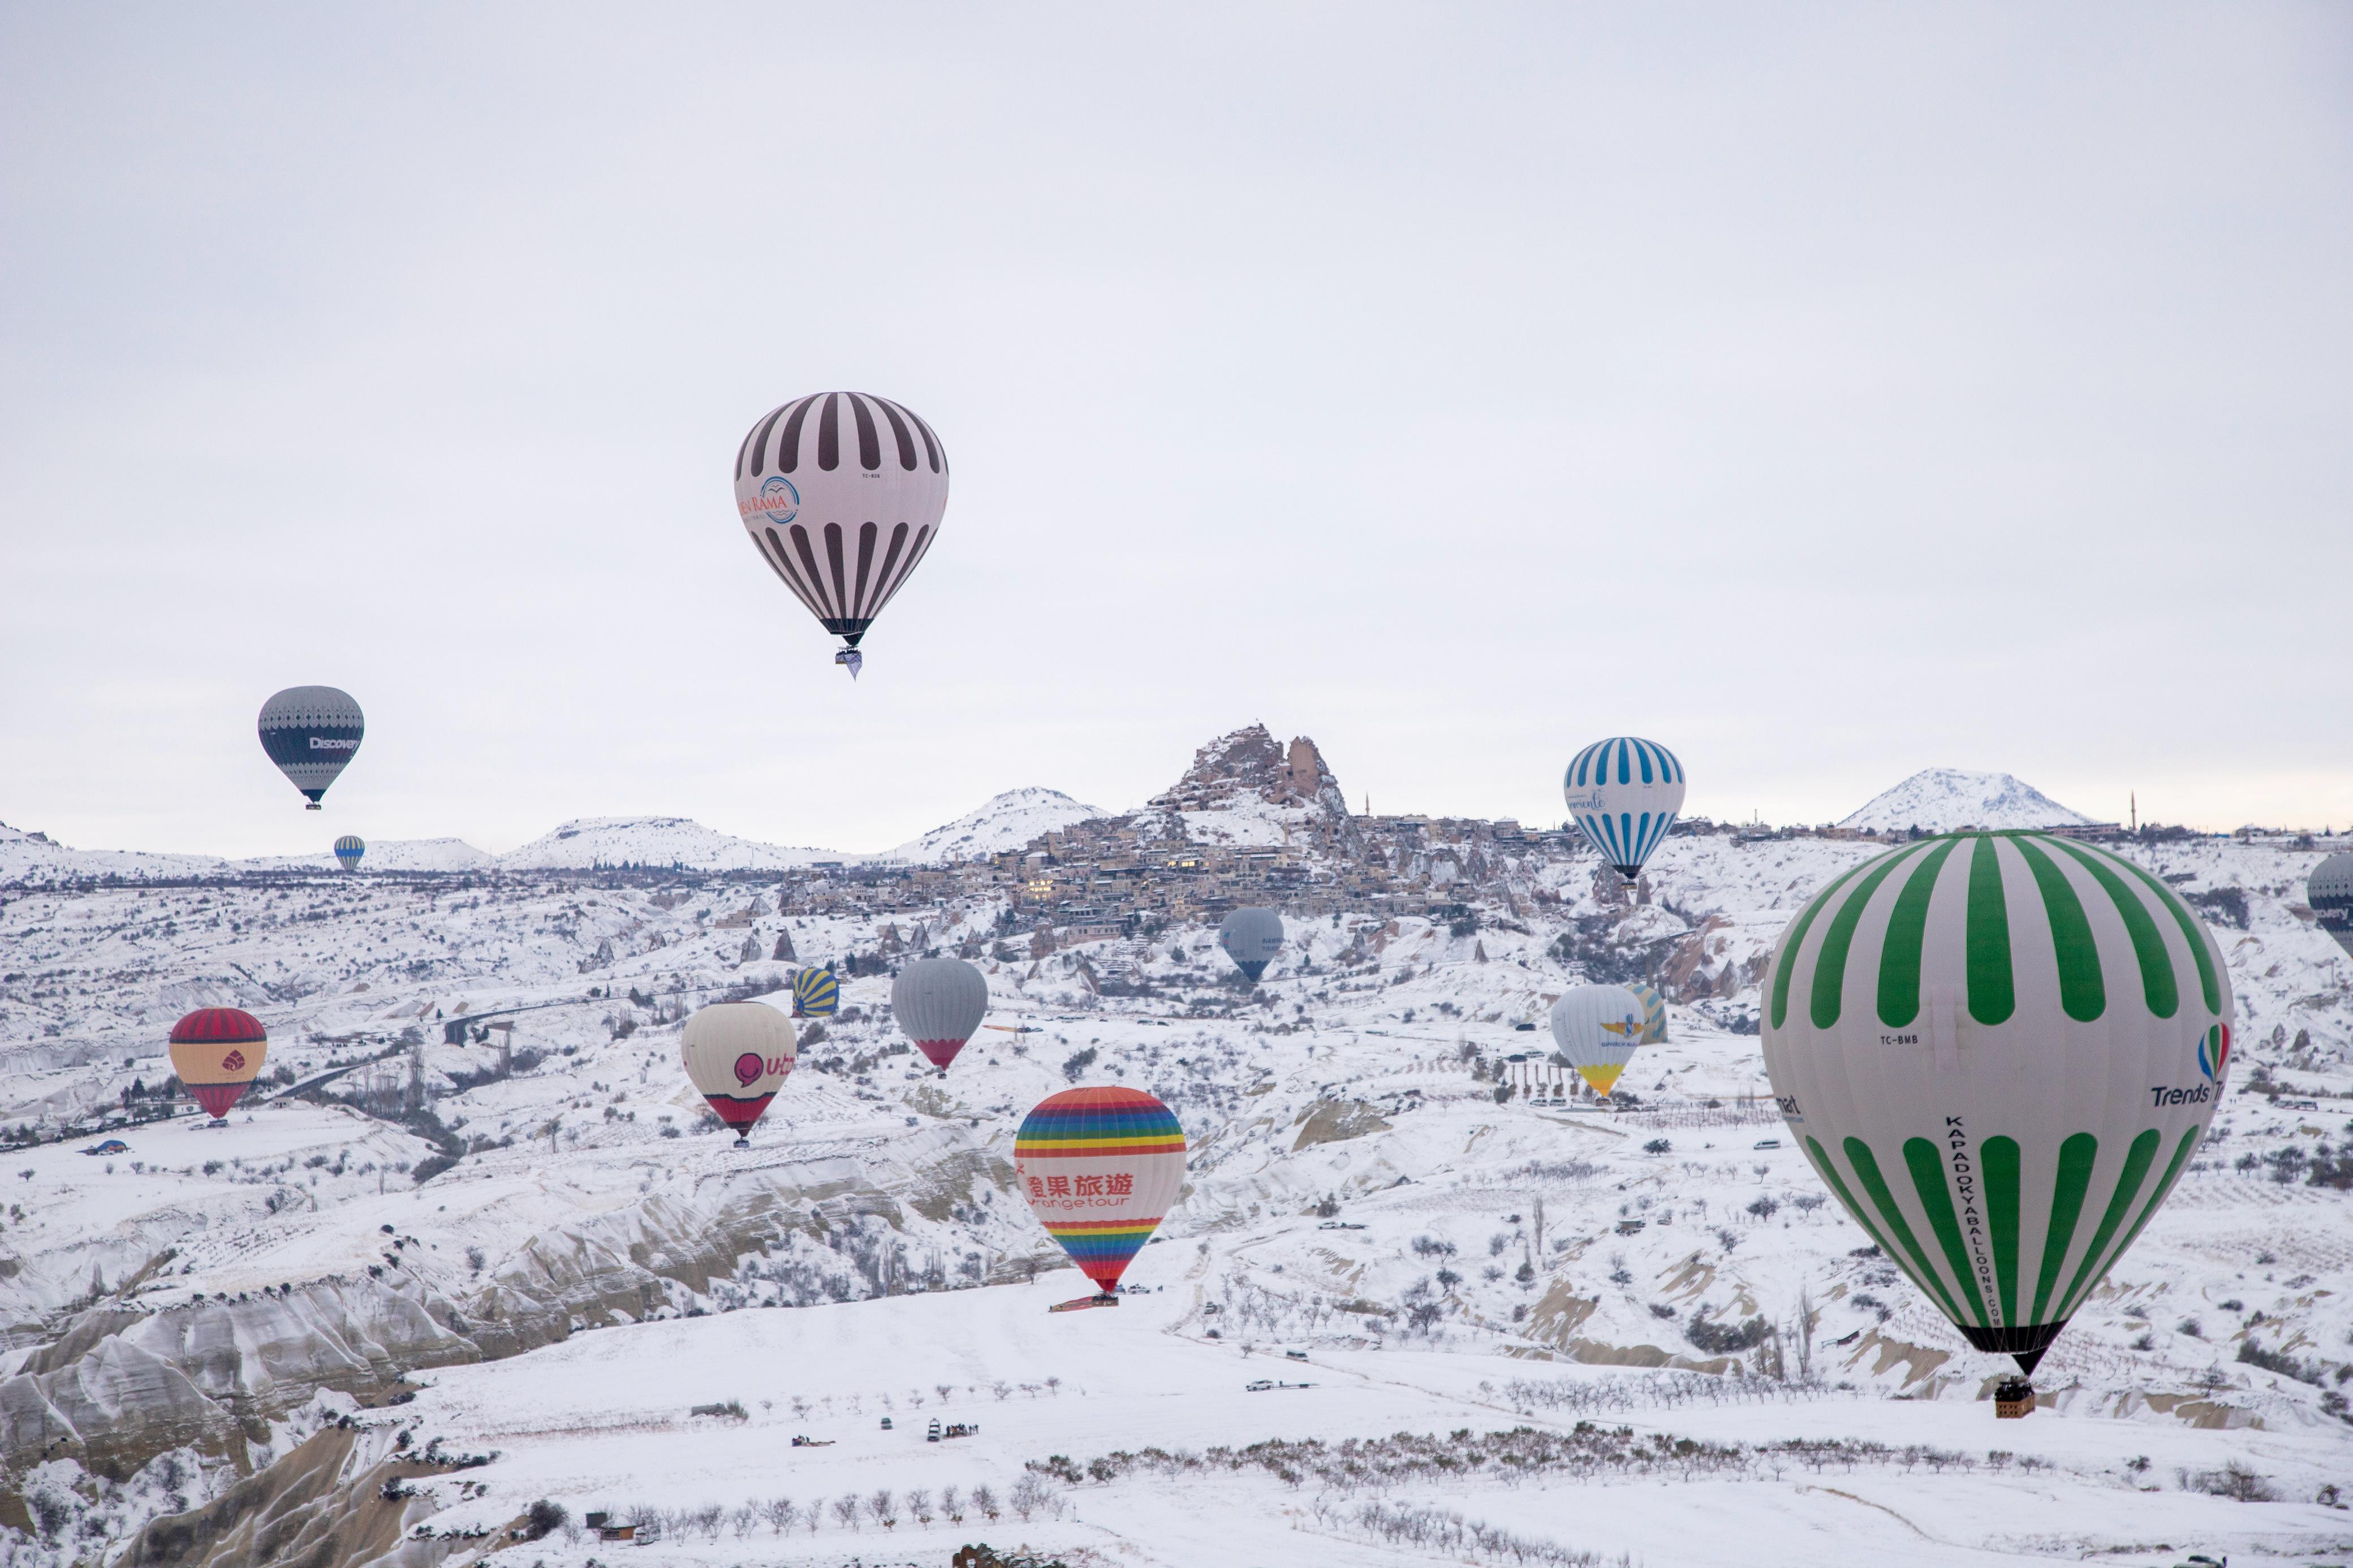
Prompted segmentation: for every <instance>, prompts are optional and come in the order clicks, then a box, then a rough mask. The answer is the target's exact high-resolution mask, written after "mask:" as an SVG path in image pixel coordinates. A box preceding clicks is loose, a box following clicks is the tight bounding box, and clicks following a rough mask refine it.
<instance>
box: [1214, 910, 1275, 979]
mask: <svg viewBox="0 0 2353 1568" xmlns="http://www.w3.org/2000/svg"><path fill="white" fill-rule="evenodd" d="M1218 945H1219V947H1222V948H1224V949H1225V950H1226V956H1227V957H1228V958H1230V959H1232V960H1233V961H1234V967H1235V968H1237V969H1240V971H1241V972H1242V978H1243V979H1245V980H1247V981H1249V982H1250V984H1253V985H1255V984H1258V977H1259V976H1260V975H1261V974H1264V973H1266V966H1267V965H1268V964H1270V963H1273V962H1274V955H1275V954H1276V953H1278V952H1282V916H1281V915H1279V914H1276V913H1275V912H1274V911H1273V910H1235V911H1234V912H1233V913H1232V914H1229V915H1228V916H1227V917H1226V918H1225V920H1224V921H1222V922H1220V923H1219V926H1218Z"/></svg>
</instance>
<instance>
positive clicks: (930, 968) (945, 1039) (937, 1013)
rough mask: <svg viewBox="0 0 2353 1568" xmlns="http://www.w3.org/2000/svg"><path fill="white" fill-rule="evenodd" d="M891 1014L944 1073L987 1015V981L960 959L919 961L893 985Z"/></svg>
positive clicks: (924, 1055)
mask: <svg viewBox="0 0 2353 1568" xmlns="http://www.w3.org/2000/svg"><path fill="white" fill-rule="evenodd" d="M891 1016H892V1017H894V1018H896V1019H898V1020H899V1027H900V1028H902V1029H903V1030H905V1031H906V1033H907V1038H909V1039H910V1040H913V1042H914V1043H915V1048H916V1049H917V1050H919V1051H921V1052H923V1059H924V1060H925V1061H928V1062H930V1063H931V1064H932V1065H933V1066H934V1067H935V1068H939V1069H940V1070H941V1071H942V1072H945V1071H947V1068H948V1064H949V1063H950V1062H952V1061H954V1060H955V1057H956V1053H957V1052H958V1051H960V1050H962V1049H964V1047H965V1041H967V1040H969V1039H971V1038H972V1037H973V1035H974V1033H975V1031H976V1030H977V1029H979V1027H980V1021H981V1020H982V1019H983V1018H985V1017H987V1016H988V977H987V975H985V974H983V973H981V972H980V971H979V970H977V969H976V968H974V967H973V966H972V965H971V964H969V963H965V961H964V960H963V959H961V958H919V959H917V960H915V961H914V962H913V963H910V964H908V965H907V966H906V967H905V968H903V969H902V970H900V971H899V975H898V978H897V979H895V980H893V981H892V983H891Z"/></svg>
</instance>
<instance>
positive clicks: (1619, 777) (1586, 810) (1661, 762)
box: [1560, 735, 1683, 881]
mask: <svg viewBox="0 0 2353 1568" xmlns="http://www.w3.org/2000/svg"><path fill="white" fill-rule="evenodd" d="M1560 792H1561V795H1562V798H1564V799H1565V800H1567V803H1568V815H1569V816H1570V817H1571V818H1572V819H1573V820H1574V821H1575V822H1576V823H1577V830H1578V831H1579V832H1581V833H1583V834H1584V835H1585V837H1586V838H1587V839H1588V841H1590V842H1591V844H1592V845H1593V847H1595V848H1596V849H1599V850H1600V851H1601V858H1603V859H1604V860H1607V861H1609V868H1610V869H1611V870H1614V871H1616V872H1617V873H1618V874H1619V875H1620V877H1623V878H1625V879H1627V880H1628V881H1632V880H1633V879H1635V877H1636V876H1638V875H1640V874H1641V869H1642V862H1643V861H1645V860H1648V859H1649V858H1651V851H1652V850H1654V849H1656V848H1657V847H1659V845H1660V844H1661V843H1662V841H1663V840H1664V839H1665V838H1666V837H1667V830H1668V829H1669V828H1671V827H1672V826H1674V825H1675V814H1676V813H1677V812H1679V811H1681V810H1683V763H1679V762H1677V761H1676V760H1675V754H1674V753H1673V752H1670V751H1668V750H1667V749H1666V748H1665V747H1664V746H1662V745H1660V744H1659V743H1658V742H1656V741H1643V740H1638V739H1636V738H1635V737H1634V736H1632V735H1613V736H1611V737H1610V738H1609V740H1607V741H1596V742H1593V744H1591V745H1589V746H1588V747H1586V748H1585V750H1583V751H1581V752H1577V755H1576V757H1575V758H1573V759H1572V760H1571V761H1570V763H1569V764H1568V771H1567V773H1565V774H1563V775H1562V778H1561V785H1560Z"/></svg>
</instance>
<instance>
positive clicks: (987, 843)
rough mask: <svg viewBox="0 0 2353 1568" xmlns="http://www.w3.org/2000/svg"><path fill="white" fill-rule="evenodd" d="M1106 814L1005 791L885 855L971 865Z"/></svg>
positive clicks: (1056, 793)
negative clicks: (965, 862)
mask: <svg viewBox="0 0 2353 1568" xmlns="http://www.w3.org/2000/svg"><path fill="white" fill-rule="evenodd" d="M1104 815H1106V813H1104V812H1103V810H1101V809H1100V808H1098V807H1096V806H1092V805H1087V804H1086V803H1085V802H1084V801H1080V800H1073V799H1071V797H1070V796H1069V795H1064V794H1063V793H1062V792H1061V791H1060V790H1058V789H1039V788H1037V787H1036V786H1034V785H1033V786H1031V787H1029V788H1027V789H1009V790H1007V791H1006V792H1005V793H1004V794H1003V795H997V796H996V797H994V798H993V799H991V800H989V801H987V802H986V803H985V804H983V805H981V806H980V808H979V809H978V810H976V811H968V812H966V813H965V814H964V815H963V816H959V817H957V818H956V819H955V821H954V822H949V823H944V824H942V825H941V826H938V827H934V828H933V829H932V830H931V831H930V832H929V833H926V834H924V835H923V836H922V837H919V838H911V839H909V840H908V841H907V842H906V843H904V844H902V845H900V846H899V847H897V848H896V849H893V850H891V851H889V852H888V853H887V854H885V855H884V856H883V858H884V859H887V860H905V861H908V862H911V863H913V864H915V865H937V864H940V863H942V862H945V861H953V860H974V859H979V858H985V857H987V856H990V855H999V854H1003V853H1004V852H1005V851H1006V850H1008V849H1018V848H1020V847H1022V846H1023V845H1026V844H1028V843H1029V841H1030V840H1032V839H1034V838H1036V837H1039V835H1040V834H1044V833H1051V832H1053V831H1054V830H1056V829H1057V828H1062V827H1068V826H1071V824H1072V823H1074V822H1085V821H1088V820H1090V819H1091V818H1093V817H1098V816H1104Z"/></svg>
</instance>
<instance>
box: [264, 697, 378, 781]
mask: <svg viewBox="0 0 2353 1568" xmlns="http://www.w3.org/2000/svg"><path fill="white" fill-rule="evenodd" d="M260 731H261V749H262V750H263V751H265V752H269V760H270V761H271V762H273V763H277V764H278V771H279V772H280V773H284V774H285V775H286V778H287V782H288V783H290V784H292V785H293V786H294V787H295V788H296V789H299V790H301V792H302V794H303V795H305V796H306V797H307V798H308V799H309V800H310V802H311V804H310V805H307V806H305V807H304V808H303V809H304V810H306V811H320V810H323V809H324V808H323V807H322V805H320V804H319V802H320V800H321V798H322V796H324V795H326V793H327V786H328V785H329V784H333V783H334V782H335V779H336V776H337V775H338V774H340V773H342V772H343V768H344V766H345V765H346V764H347V763H350V762H351V760H352V758H353V757H354V756H355V755H357V754H358V752H359V749H360V740H361V738H362V737H363V736H364V734H365V733H366V732H367V721H366V719H365V718H364V717H363V716H362V715H361V713H360V705H359V704H358V703H356V702H354V701H353V700H352V694H351V693H350V692H348V691H339V690H337V689H335V688H333V687H332V686H290V687H288V688H287V689H285V690H283V691H280V692H277V693H275V694H273V695H272V696H271V697H270V699H269V701H267V702H265V703H263V704H262V705H261V721H260Z"/></svg>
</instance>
